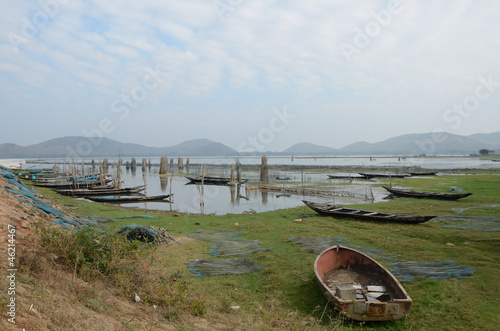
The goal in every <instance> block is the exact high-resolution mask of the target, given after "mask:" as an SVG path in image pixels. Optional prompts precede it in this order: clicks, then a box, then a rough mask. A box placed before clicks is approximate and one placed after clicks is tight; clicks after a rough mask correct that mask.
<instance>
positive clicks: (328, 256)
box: [314, 245, 412, 322]
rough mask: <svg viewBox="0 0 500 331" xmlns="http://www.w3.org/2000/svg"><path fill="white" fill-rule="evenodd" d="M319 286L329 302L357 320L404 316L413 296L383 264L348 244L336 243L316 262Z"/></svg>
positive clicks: (388, 318) (376, 319)
mask: <svg viewBox="0 0 500 331" xmlns="http://www.w3.org/2000/svg"><path fill="white" fill-rule="evenodd" d="M314 273H315V275H316V280H317V282H318V285H319V288H320V290H321V292H322V293H323V295H324V296H325V298H326V299H327V300H328V302H329V303H330V304H332V305H334V306H335V307H336V308H337V309H338V310H339V311H340V312H342V313H344V314H345V315H347V316H348V317H349V318H351V319H354V320H357V321H363V322H365V321H388V320H395V319H399V318H402V317H404V316H405V315H406V314H408V311H409V310H410V307H411V304H412V299H411V298H410V296H409V295H408V293H406V291H405V289H404V288H403V286H402V285H401V283H400V282H399V281H398V280H397V279H396V277H394V275H393V274H391V273H390V272H389V270H387V269H386V268H385V267H383V266H382V265H381V264H380V263H378V262H377V261H375V260H373V259H372V258H370V257H369V256H367V255H365V254H363V253H361V252H359V251H357V250H354V249H352V248H349V247H345V246H341V245H335V246H332V247H330V248H328V249H326V250H324V251H323V252H321V253H320V254H319V255H318V257H317V258H316V261H315V262H314Z"/></svg>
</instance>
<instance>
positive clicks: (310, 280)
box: [39, 174, 500, 330]
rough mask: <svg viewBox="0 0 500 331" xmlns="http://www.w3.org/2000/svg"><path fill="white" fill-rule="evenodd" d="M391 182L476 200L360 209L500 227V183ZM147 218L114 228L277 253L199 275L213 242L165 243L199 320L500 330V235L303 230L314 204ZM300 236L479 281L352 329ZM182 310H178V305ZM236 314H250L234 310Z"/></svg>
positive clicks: (447, 287)
mask: <svg viewBox="0 0 500 331" xmlns="http://www.w3.org/2000/svg"><path fill="white" fill-rule="evenodd" d="M388 183H389V181H387V183H384V184H383V185H386V184H388ZM392 184H393V185H397V186H401V187H408V188H412V189H416V190H425V191H445V190H448V189H450V188H451V187H461V188H464V189H465V190H467V191H469V192H473V195H472V196H470V197H467V198H465V199H461V200H458V201H439V200H429V199H396V200H393V201H390V202H381V203H376V204H372V205H359V206H358V207H361V208H363V209H370V210H380V211H392V212H398V213H410V214H419V215H446V214H453V212H452V210H451V209H452V208H470V209H467V210H465V212H464V215H469V216H473V215H477V216H494V217H496V218H498V219H500V208H491V207H485V206H487V205H494V204H500V176H495V175H489V174H474V175H447V176H438V177H430V178H408V179H396V180H392ZM380 185H382V184H380ZM39 191H41V192H42V193H43V194H44V195H46V196H49V197H50V199H52V200H54V201H55V202H56V204H57V205H59V206H63V207H64V206H65V207H64V208H65V209H66V210H68V211H70V212H72V213H74V214H77V215H84V216H85V215H89V216H95V215H97V216H104V217H110V218H116V217H117V216H126V215H133V214H138V212H137V211H136V210H128V209H124V208H118V207H113V206H109V205H102V204H97V203H88V202H84V201H76V200H72V199H70V198H68V197H63V196H58V195H56V194H55V193H53V192H51V191H50V190H39ZM68 205H71V207H69V206H68ZM472 207H474V208H472ZM140 213H141V214H146V213H147V214H149V215H153V216H156V217H158V219H154V220H152V219H139V218H137V219H125V220H117V222H116V223H111V224H110V230H111V231H115V230H117V229H118V228H119V227H120V226H123V225H126V224H131V223H136V224H143V225H154V226H159V227H163V228H165V229H167V230H168V231H169V233H170V234H171V235H173V236H174V237H176V238H181V237H186V235H187V234H188V233H192V232H194V231H196V230H198V229H237V230H245V232H244V233H243V234H242V235H241V237H243V238H246V239H255V240H259V241H261V242H262V243H261V247H272V248H273V249H272V250H270V251H264V252H258V253H254V254H252V255H251V256H249V257H250V258H251V259H252V260H254V261H255V262H256V263H258V264H260V265H262V266H263V267H264V269H263V270H262V271H259V272H255V273H252V274H246V275H238V276H234V275H224V276H216V277H208V278H195V277H191V275H190V272H189V270H188V269H187V262H188V261H190V260H194V259H196V258H198V259H206V258H213V257H211V256H209V255H208V254H207V251H208V249H209V247H210V246H211V244H210V243H206V242H201V241H197V240H186V241H184V242H183V243H181V244H174V245H172V246H166V245H163V246H160V247H158V248H157V249H155V250H154V254H155V256H156V257H157V258H158V259H159V260H160V261H163V263H164V264H162V265H164V266H165V276H166V277H167V278H168V279H172V277H173V276H175V275H176V277H179V278H178V279H182V281H183V284H184V287H183V289H182V291H184V292H183V293H184V296H185V298H190V300H191V301H190V302H189V303H186V302H187V301H186V300H187V299H186V300H185V301H183V302H184V303H185V305H184V307H185V308H186V309H188V308H189V309H188V310H189V312H190V313H191V314H192V315H195V316H199V315H203V317H204V318H205V319H207V320H209V321H211V322H212V323H218V322H219V323H222V324H224V325H228V326H231V327H237V326H238V325H248V326H250V327H252V328H253V329H289V330H305V329H311V330H331V329H342V330H344V329H346V330H350V329H355V330H357V329H363V330H368V329H377V330H410V329H411V330H494V329H498V328H499V327H500V318H499V316H500V308H499V307H500V295H499V293H500V285H499V284H500V276H499V273H498V270H499V267H500V232H479V231H462V230H455V229H445V228H442V227H441V225H442V224H440V223H432V222H427V223H422V224H418V225H405V224H394V225H389V224H379V223H371V222H362V221H356V220H349V219H334V218H330V217H319V216H318V217H312V218H305V219H303V221H302V222H294V220H295V219H297V218H299V215H300V214H302V213H305V214H313V212H312V211H311V210H310V209H308V208H307V207H305V206H304V207H298V208H291V209H286V210H278V211H273V212H266V213H259V214H248V215H225V216H208V215H187V214H181V215H174V214H172V213H167V212H157V211H142V212H140ZM198 224H199V225H198ZM298 235H301V236H308V237H327V236H328V237H336V236H341V237H343V238H346V239H348V240H349V243H350V244H353V245H359V246H364V247H373V248H378V249H381V250H383V251H384V252H386V253H392V254H395V255H398V256H400V257H401V258H402V259H404V260H407V261H421V262H430V261H437V260H454V261H455V262H456V263H457V264H459V265H462V264H465V265H468V266H469V267H471V268H473V269H474V270H475V274H474V275H473V276H472V277H466V278H464V279H454V278H451V279H445V280H425V281H414V282H408V283H404V284H403V285H404V287H405V289H406V290H407V292H408V294H409V295H410V296H411V298H412V299H413V306H412V308H411V310H410V314H409V315H408V316H407V318H406V319H401V320H397V321H391V322H384V323H358V322H353V321H351V320H349V319H344V318H342V316H338V315H336V314H335V312H333V311H331V310H330V309H327V310H326V311H325V305H326V301H325V300H324V298H323V297H322V295H321V293H320V291H319V289H318V287H317V285H316V280H315V276H314V271H313V263H314V260H315V258H316V256H315V255H314V254H310V253H307V252H305V251H303V250H301V249H300V248H299V247H298V246H296V245H295V244H293V243H290V242H288V241H287V239H288V238H289V237H292V236H298ZM447 243H451V244H453V246H450V245H447ZM386 266H387V265H386ZM155 272H159V270H156V271H155ZM188 294H192V295H193V296H192V297H190V296H189V295H188ZM195 297H196V299H197V300H195V299H194V298H195ZM96 300H97V301H96ZM151 300H153V299H151ZM200 300H201V301H200ZM175 303H176V302H170V304H172V305H174V304H175ZM87 304H88V305H89V306H91V308H93V309H96V310H99V309H101V303H100V302H99V301H98V299H95V300H90V301H88V302H87ZM188 306H189V307H188ZM231 306H240V307H241V308H240V309H239V310H231V308H230V307H231ZM172 307H173V306H170V307H169V306H168V302H167V304H166V308H165V319H166V320H170V321H173V322H175V321H176V318H177V317H178V315H179V314H181V313H182V311H180V310H176V309H174V308H172Z"/></svg>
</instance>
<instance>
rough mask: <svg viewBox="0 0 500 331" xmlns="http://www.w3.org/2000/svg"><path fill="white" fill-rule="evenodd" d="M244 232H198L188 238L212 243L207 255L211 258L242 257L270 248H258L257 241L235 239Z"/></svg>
mask: <svg viewBox="0 0 500 331" xmlns="http://www.w3.org/2000/svg"><path fill="white" fill-rule="evenodd" d="M243 232H244V231H243V230H242V231H230V230H203V229H202V230H198V231H196V232H194V233H190V234H189V236H190V237H192V238H195V239H198V240H202V241H208V242H212V243H214V246H212V247H211V248H210V250H209V251H208V254H210V255H212V256H242V255H250V254H253V253H255V252H259V251H268V250H271V249H272V248H260V247H259V245H260V244H261V242H260V241H258V240H249V239H243V238H237V237H238V235H240V234H241V233H243Z"/></svg>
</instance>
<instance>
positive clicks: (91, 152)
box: [0, 132, 500, 159]
mask: <svg viewBox="0 0 500 331" xmlns="http://www.w3.org/2000/svg"><path fill="white" fill-rule="evenodd" d="M480 149H489V150H492V151H495V152H496V153H500V132H493V133H477V134H473V135H469V136H460V135H456V134H452V133H444V132H440V133H414V134H406V135H401V136H397V137H393V138H389V139H386V140H384V141H380V142H376V143H369V142H366V141H360V142H356V143H354V144H350V145H347V146H345V147H343V148H339V149H335V148H331V147H327V146H320V145H316V144H311V143H306V142H303V143H299V144H295V145H293V146H291V147H290V148H288V149H286V150H284V151H283V152H268V153H267V154H268V155H283V154H285V155H296V156H298V155H418V154H427V155H435V154H447V155H464V154H466V155H468V154H477V153H478V152H479V150H480ZM118 155H121V156H129V157H130V156H135V157H154V156H162V155H165V156H170V157H175V156H238V155H243V154H240V153H238V152H237V151H236V150H234V149H232V148H230V147H228V146H226V145H224V144H221V143H218V142H215V141H212V140H208V139H193V140H188V141H185V142H183V143H180V144H177V145H174V146H170V147H148V146H144V145H139V144H132V143H122V142H118V141H115V140H112V139H108V138H87V137H63V138H55V139H51V140H48V141H45V142H43V143H40V144H35V145H30V146H20V145H16V144H11V143H7V144H0V158H4V159H9V158H44V157H54V158H81V157H91V156H92V157H104V156H118Z"/></svg>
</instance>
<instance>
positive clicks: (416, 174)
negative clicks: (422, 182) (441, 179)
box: [409, 171, 437, 176]
mask: <svg viewBox="0 0 500 331" xmlns="http://www.w3.org/2000/svg"><path fill="white" fill-rule="evenodd" d="M409 174H410V175H411V176H436V174H437V171H428V172H409Z"/></svg>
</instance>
